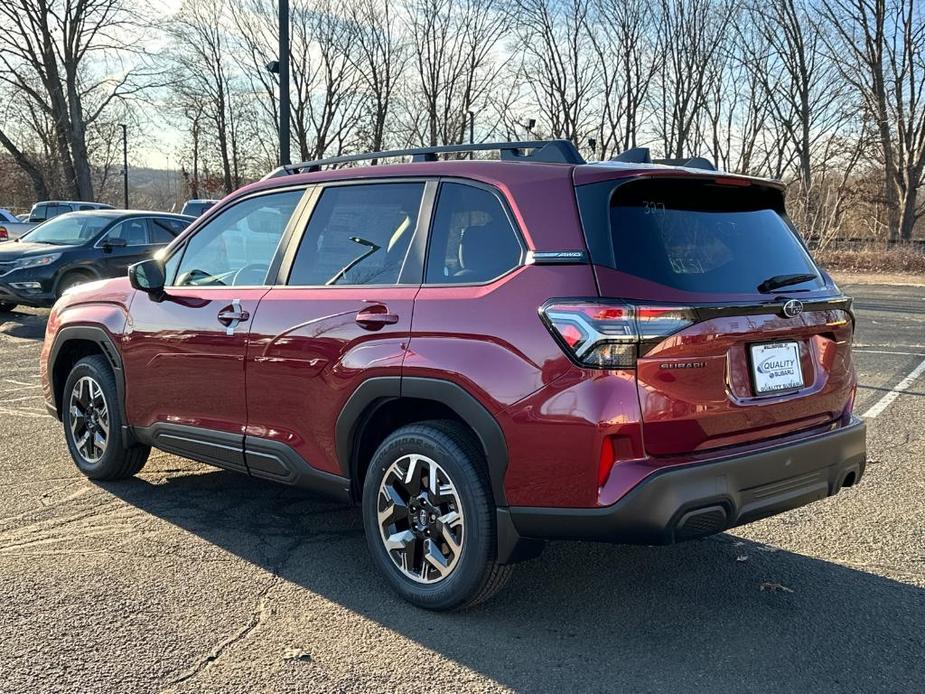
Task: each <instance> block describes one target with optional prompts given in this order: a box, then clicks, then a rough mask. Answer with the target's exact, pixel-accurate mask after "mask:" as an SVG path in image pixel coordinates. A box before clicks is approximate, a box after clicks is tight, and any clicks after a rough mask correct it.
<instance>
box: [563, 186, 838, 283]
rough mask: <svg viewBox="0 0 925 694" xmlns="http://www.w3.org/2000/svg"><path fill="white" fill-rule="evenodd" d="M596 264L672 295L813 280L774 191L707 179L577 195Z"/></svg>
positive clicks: (807, 259)
mask: <svg viewBox="0 0 925 694" xmlns="http://www.w3.org/2000/svg"><path fill="white" fill-rule="evenodd" d="M578 197H579V206H580V208H581V213H582V223H583V225H584V227H585V233H586V235H587V237H588V245H589V248H590V250H591V255H592V259H593V260H594V262H595V263H596V264H599V265H605V266H607V267H611V268H613V269H615V270H618V271H620V272H624V273H626V274H629V275H633V276H636V277H640V278H642V279H646V280H649V281H652V282H656V283H658V284H661V285H665V286H668V287H671V288H674V289H679V290H683V291H690V292H700V293H717V294H725V293H754V292H756V291H758V285H759V284H761V283H762V282H763V281H765V280H767V279H769V278H770V277H774V276H777V275H789V274H804V273H805V274H813V275H815V278H814V279H812V280H809V281H807V282H803V283H801V284H798V285H793V286H792V287H788V291H793V290H794V289H804V290H805V289H815V288H818V287H821V286H823V282H822V279H821V277H820V276H819V274H818V272H817V270H816V267H815V265H814V264H813V261H812V259H811V258H810V256H809V253H808V252H807V251H806V249H805V248H804V246H803V244H802V243H801V242H800V240H799V238H798V237H797V235H796V233H795V231H794V229H793V227H792V226H791V224H790V222H789V220H788V219H787V217H786V214H785V212H784V210H783V205H782V200H781V196H780V194H779V193H777V191H775V190H773V189H769V188H764V187H762V186H747V187H745V186H732V185H719V184H716V183H714V182H713V181H712V180H699V179H697V180H690V179H688V180H685V179H664V178H652V179H642V180H637V181H631V182H628V183H623V184H622V185H617V186H616V187H614V184H613V183H609V184H594V185H591V186H582V187H581V188H579V189H578Z"/></svg>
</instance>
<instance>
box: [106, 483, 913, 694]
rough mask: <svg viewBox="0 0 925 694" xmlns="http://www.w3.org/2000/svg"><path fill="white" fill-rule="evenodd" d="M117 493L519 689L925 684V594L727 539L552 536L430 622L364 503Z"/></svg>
mask: <svg viewBox="0 0 925 694" xmlns="http://www.w3.org/2000/svg"><path fill="white" fill-rule="evenodd" d="M104 486H105V488H106V489H107V490H108V491H109V492H111V493H113V494H115V495H116V496H118V497H120V498H121V499H123V500H124V501H125V502H127V503H129V504H131V505H132V506H135V507H136V508H138V509H141V510H143V511H145V512H147V513H150V514H153V515H155V516H157V517H159V518H162V519H163V520H166V521H168V522H170V523H172V524H174V525H176V526H178V527H180V528H182V529H184V530H186V531H188V532H190V533H193V534H195V535H197V536H198V537H200V538H202V539H203V540H206V541H207V542H210V543H213V544H215V545H216V546H218V547H220V548H222V549H224V550H225V551H227V552H230V553H232V554H234V555H237V556H238V557H241V558H242V559H244V560H246V561H248V562H251V563H252V564H254V565H257V566H260V567H262V568H264V569H265V570H266V571H268V572H271V573H274V574H277V575H279V576H280V577H281V578H282V579H284V580H286V581H289V582H291V583H293V584H296V585H298V586H301V587H303V588H305V589H306V590H309V591H312V592H313V593H315V594H318V595H321V596H324V597H325V598H327V599H328V600H331V601H334V602H336V603H338V604H340V605H342V606H344V607H346V608H348V609H350V610H351V611H353V612H355V613H357V614H360V615H363V616H365V617H367V618H369V619H372V620H375V621H376V622H378V623H379V624H381V625H383V626H385V627H387V628H388V629H391V630H394V631H395V632H396V633H398V634H401V635H403V636H404V637H406V638H409V639H413V640H414V641H416V642H418V643H420V644H422V645H423V646H425V647H427V648H428V649H430V650H432V651H434V652H436V653H439V654H442V655H443V656H445V657H446V658H448V659H451V660H453V661H456V662H457V663H460V664H462V665H464V666H466V667H468V668H471V669H472V670H474V671H477V672H480V673H483V674H484V675H486V676H487V677H490V678H491V679H493V680H495V681H496V682H498V683H500V684H502V685H505V686H508V687H511V688H515V689H520V690H526V691H535V690H542V691H549V690H560V691H573V690H575V689H576V688H577V687H578V682H581V683H582V684H581V686H580V688H581V689H582V690H589V689H590V690H595V689H597V690H600V691H624V690H625V691H666V690H667V691H677V690H680V689H685V690H700V691H702V690H713V691H736V692H742V691H761V692H763V691H811V690H812V691H822V690H834V691H845V690H863V691H873V690H883V689H887V690H897V691H900V690H901V691H912V690H918V691H922V690H923V688H925V668H923V667H922V660H921V657H922V654H923V653H925V636H923V630H922V624H923V617H925V590H923V589H921V588H918V587H916V586H913V585H908V584H905V583H901V582H897V581H893V580H889V579H886V578H882V577H880V576H876V575H872V574H869V573H865V572H864V571H860V570H855V569H852V568H848V567H845V566H842V565H838V564H833V563H829V562H826V561H822V560H818V559H814V558H811V557H807V556H802V555H799V554H794V553H790V552H786V551H782V550H776V549H775V548H773V547H768V546H764V545H760V544H757V543H754V542H747V541H742V540H739V539H738V538H735V537H733V536H731V535H719V536H715V537H712V538H707V539H704V540H701V541H696V542H689V543H685V544H681V545H676V546H671V547H660V548H654V547H628V546H611V545H602V544H595V543H555V544H551V545H550V546H549V547H548V548H547V550H546V552H545V553H544V555H543V556H542V557H541V558H540V559H539V560H535V561H531V562H528V563H525V564H521V565H519V566H518V567H517V568H516V570H515V572H514V576H513V578H512V580H511V581H510V583H509V584H508V586H507V587H506V588H505V589H504V590H503V592H502V593H500V594H499V595H498V596H496V597H495V599H493V600H492V601H490V602H488V603H485V604H483V605H481V606H479V607H477V608H474V609H471V610H468V611H463V612H457V613H450V614H435V613H429V612H426V611H424V610H420V609H416V608H414V607H411V606H410V605H408V604H406V603H404V602H403V601H401V600H400V599H398V598H397V597H395V596H394V595H393V594H392V593H391V592H390V590H389V589H388V587H387V586H386V585H385V584H384V583H383V581H382V580H381V579H380V577H379V576H378V575H377V574H376V572H375V570H374V568H373V566H372V564H371V563H370V561H369V558H368V555H367V551H366V545H365V540H364V537H363V531H362V524H361V521H360V516H359V511H358V509H357V508H355V507H347V506H343V505H338V504H333V503H329V502H327V501H324V500H322V499H320V498H318V497H314V496H311V495H309V494H307V493H305V492H302V491H300V490H296V489H291V488H286V487H280V486H276V485H273V484H271V483H268V482H263V481H261V480H255V479H251V478H248V477H246V476H243V475H238V474H235V473H230V472H224V471H214V472H206V473H203V474H186V475H180V476H172V477H169V478H167V479H166V480H163V479H159V480H158V481H157V483H156V484H155V483H154V482H151V481H147V480H145V479H141V478H135V479H133V480H130V481H127V482H122V483H112V484H106V485H104ZM588 683H590V685H589V684H588Z"/></svg>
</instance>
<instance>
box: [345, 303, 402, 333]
mask: <svg viewBox="0 0 925 694" xmlns="http://www.w3.org/2000/svg"><path fill="white" fill-rule="evenodd" d="M355 320H356V322H357V323H359V325H360V327H361V328H365V329H366V330H381V329H382V328H383V327H384V326H386V325H394V324H395V323H397V322H398V315H397V314H395V313H390V312H389V307H388V306H385V305H383V304H373V305H372V306H369V307H368V308H364V309H363V310H362V311H360V312H358V313H357V315H356V319H355Z"/></svg>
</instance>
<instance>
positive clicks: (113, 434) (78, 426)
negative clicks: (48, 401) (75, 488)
mask: <svg viewBox="0 0 925 694" xmlns="http://www.w3.org/2000/svg"><path fill="white" fill-rule="evenodd" d="M61 398H62V402H61V407H62V417H61V420H62V422H63V423H64V436H65V438H66V439H67V447H68V450H69V451H70V453H71V458H73V460H74V463H75V464H76V465H77V467H78V468H79V469H80V471H81V472H82V473H83V474H84V475H86V476H87V477H89V478H90V479H93V480H117V479H122V478H125V477H130V476H131V475H134V474H135V473H136V472H138V471H139V470H141V468H142V467H143V466H144V464H145V461H147V459H148V455H149V454H150V452H151V448H150V447H149V446H142V445H140V444H135V445H132V446H126V445H125V443H124V442H123V440H122V423H123V422H122V413H121V412H120V410H119V401H118V395H117V392H116V379H115V376H114V375H113V373H112V369H110V368H109V364H108V363H107V361H106V359H104V358H103V357H102V356H99V355H94V356H90V357H84V358H83V359H81V360H80V361H78V362H77V363H76V364H75V365H74V368H73V369H71V373H70V375H68V377H67V381H66V382H65V384H64V393H63V394H62V396H61Z"/></svg>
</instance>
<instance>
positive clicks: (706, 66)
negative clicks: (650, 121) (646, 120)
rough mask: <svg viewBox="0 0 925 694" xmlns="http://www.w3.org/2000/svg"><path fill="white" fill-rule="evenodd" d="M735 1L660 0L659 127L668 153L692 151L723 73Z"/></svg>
mask: <svg viewBox="0 0 925 694" xmlns="http://www.w3.org/2000/svg"><path fill="white" fill-rule="evenodd" d="M734 9H735V5H734V4H733V2H732V1H731V0H660V5H659V11H660V13H659V16H658V18H657V25H658V45H659V48H660V51H661V53H662V54H663V55H664V62H663V64H662V65H663V67H662V70H661V74H660V75H659V79H658V82H659V85H658V86H659V94H658V104H657V108H656V111H657V113H658V122H657V125H656V130H657V134H658V137H659V139H660V140H661V143H662V149H663V150H664V153H665V155H666V156H667V157H669V158H679V159H680V158H683V157H685V156H689V155H690V154H691V153H692V152H691V147H692V146H693V145H695V144H696V142H695V139H696V136H697V132H698V129H699V127H700V119H701V118H703V116H704V108H705V106H706V102H707V98H708V90H709V86H710V85H711V84H712V83H713V82H714V81H715V80H717V79H719V78H720V75H719V71H718V70H717V67H716V63H717V56H718V55H719V54H720V52H721V50H722V46H723V44H724V40H725V34H726V32H727V31H728V27H729V20H730V18H731V16H732V14H733V11H734Z"/></svg>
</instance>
